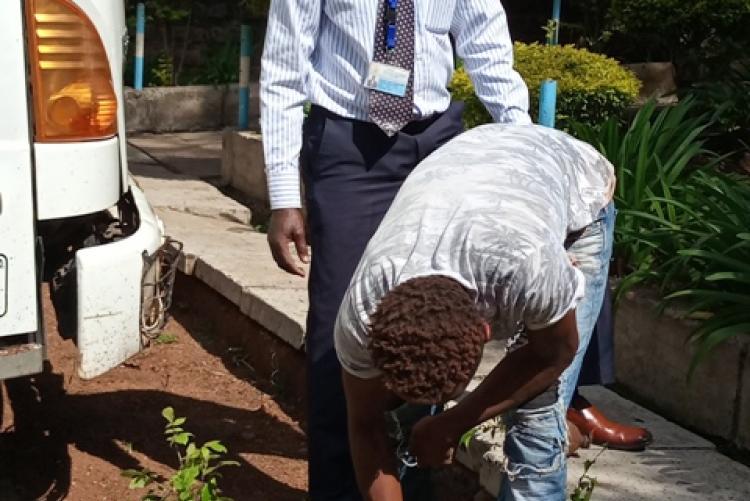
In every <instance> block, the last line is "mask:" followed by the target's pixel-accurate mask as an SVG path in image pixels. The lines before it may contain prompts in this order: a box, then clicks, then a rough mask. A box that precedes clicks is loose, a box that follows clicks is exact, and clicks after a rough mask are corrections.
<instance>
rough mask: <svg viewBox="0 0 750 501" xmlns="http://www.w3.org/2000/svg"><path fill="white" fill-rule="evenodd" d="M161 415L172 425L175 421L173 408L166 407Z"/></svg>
mask: <svg viewBox="0 0 750 501" xmlns="http://www.w3.org/2000/svg"><path fill="white" fill-rule="evenodd" d="M161 415H162V416H163V417H164V419H166V420H167V421H169V422H170V423H171V422H173V421H174V409H173V408H172V407H165V408H164V409H163V410H162V411H161Z"/></svg>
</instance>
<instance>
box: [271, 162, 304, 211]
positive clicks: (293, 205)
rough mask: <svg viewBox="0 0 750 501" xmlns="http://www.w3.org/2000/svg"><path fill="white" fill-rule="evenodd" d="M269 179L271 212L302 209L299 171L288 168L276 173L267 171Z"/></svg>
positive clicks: (275, 171)
mask: <svg viewBox="0 0 750 501" xmlns="http://www.w3.org/2000/svg"><path fill="white" fill-rule="evenodd" d="M266 177H267V178H268V199H269V201H270V203H271V210H276V209H299V208H301V207H302V196H301V193H300V184H299V169H295V168H291V169H290V168H286V169H280V170H274V171H270V172H269V171H268V170H266Z"/></svg>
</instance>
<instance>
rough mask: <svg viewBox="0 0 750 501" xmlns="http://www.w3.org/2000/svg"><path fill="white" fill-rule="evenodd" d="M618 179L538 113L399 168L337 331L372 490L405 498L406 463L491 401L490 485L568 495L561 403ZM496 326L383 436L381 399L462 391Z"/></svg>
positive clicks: (357, 446)
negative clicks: (478, 379)
mask: <svg viewBox="0 0 750 501" xmlns="http://www.w3.org/2000/svg"><path fill="white" fill-rule="evenodd" d="M614 185H615V178H614V171H613V168H612V166H611V164H610V163H609V162H607V160H606V159H605V158H604V157H602V156H601V155H600V154H599V153H597V152H596V151H595V150H594V149H593V148H592V147H590V146H589V145H587V144H585V143H582V142H580V141H577V140H575V139H573V138H572V137H570V136H568V135H566V134H565V133H563V132H560V131H556V130H553V129H546V128H543V127H539V126H534V125H499V124H498V125H486V126H483V127H479V128H476V129H473V130H471V131H469V132H467V133H464V134H462V135H461V136H459V137H458V138H456V139H453V140H452V141H451V142H449V143H448V144H447V145H445V146H443V147H442V148H441V149H440V150H438V151H437V152H435V153H433V154H432V155H431V156H430V157H428V158H427V159H426V160H425V161H423V162H422V163H421V164H420V165H419V166H418V167H417V168H416V169H415V170H414V171H413V173H412V174H411V175H410V176H409V177H408V178H407V180H406V182H405V183H404V185H403V187H402V188H401V190H400V191H399V193H398V195H397V197H396V199H395V200H394V202H393V205H392V206H391V208H390V210H389V211H388V213H387V214H386V216H385V219H384V220H383V222H382V224H381V225H380V227H379V229H378V230H377V232H376V233H375V235H374V237H373V238H372V240H371V241H370V243H369V244H368V246H367V248H366V250H365V253H364V256H363V258H362V260H361V262H360V264H359V267H358V268H357V270H356V272H355V274H354V277H353V279H352V282H351V285H350V287H349V290H348V291H347V293H346V295H345V297H344V302H343V303H342V306H341V310H340V312H339V316H338V321H337V324H336V329H335V344H336V350H337V353H338V357H339V359H340V361H341V363H342V365H343V368H344V376H343V380H344V388H345V392H346V398H347V411H348V418H349V435H350V443H351V449H352V456H353V460H354V464H355V469H356V473H357V480H358V483H359V486H360V489H361V491H362V493H363V495H364V496H365V498H366V499H373V500H377V501H395V500H400V499H402V496H403V498H406V499H409V496H408V494H404V493H402V492H401V486H400V483H399V477H400V476H401V475H402V474H403V473H404V471H405V470H406V469H408V467H409V465H413V464H414V463H417V464H418V465H419V466H420V467H429V466H435V465H438V464H441V463H443V462H445V461H448V460H450V454H451V449H452V447H453V446H454V445H455V444H456V443H457V442H458V439H459V437H460V436H461V434H463V433H464V432H465V431H467V430H469V429H470V428H471V427H473V426H475V425H477V424H479V423H481V422H483V421H485V420H487V419H489V418H492V417H494V416H497V415H504V416H505V419H506V421H507V423H506V424H507V425H508V431H507V436H506V441H505V454H506V458H507V464H506V471H507V473H506V475H505V479H504V482H503V488H502V493H501V495H500V499H501V500H502V501H507V500H531V499H534V500H545V501H557V500H559V501H562V500H564V499H565V480H566V468H565V451H566V443H567V427H566V423H565V409H566V408H567V407H568V405H569V404H570V400H571V398H572V393H573V390H574V388H575V384H576V380H577V376H578V372H579V371H580V367H581V361H582V359H583V354H584V352H585V351H586V347H587V345H588V342H589V339H590V337H591V333H592V330H593V327H594V323H595V322H596V318H597V315H598V313H599V310H600V308H601V304H602V296H603V294H604V287H605V285H606V282H607V271H608V266H609V259H610V255H611V248H612V227H613V223H614V208H613V206H612V203H611V200H612V193H613V189H614ZM490 326H492V330H493V335H494V336H495V337H502V338H506V339H508V340H511V339H513V340H514V342H513V343H512V344H513V349H512V350H511V352H510V354H509V355H508V356H507V357H505V358H504V359H503V360H502V361H501V362H500V363H499V364H498V365H497V366H496V367H495V368H494V370H493V371H492V372H491V373H490V374H489V375H488V376H487V378H486V379H485V380H484V381H483V382H482V383H481V384H480V385H479V387H478V388H477V389H475V390H474V391H473V392H472V393H471V394H469V395H468V396H467V397H466V398H464V399H462V400H461V402H460V403H459V404H458V405H456V406H455V407H453V408H451V409H450V410H448V411H446V412H444V413H441V414H439V415H435V416H431V417H426V418H423V419H421V420H419V421H418V422H417V423H416V425H415V426H414V428H413V430H412V431H411V433H410V437H407V436H406V433H400V434H398V433H395V434H394V433H390V434H389V429H388V420H387V419H386V416H387V413H388V412H389V411H392V410H394V409H396V408H399V407H400V408H399V409H398V413H399V414H401V415H403V414H404V413H405V412H406V413H407V414H409V413H410V412H408V409H413V408H415V406H429V405H433V404H441V403H444V402H446V401H448V400H450V399H452V398H455V397H456V396H458V395H460V394H461V393H462V392H463V391H464V389H465V387H466V385H467V384H468V383H469V381H470V380H471V378H472V376H473V375H474V373H475V372H476V369H477V367H478V365H479V361H480V359H481V356H482V351H483V345H484V343H485V342H486V341H487V340H489V339H490V331H491V329H490ZM402 404H407V405H402ZM416 415H419V413H418V412H417V413H416ZM407 427H408V425H407ZM396 431H397V432H398V431H399V430H396ZM400 431H402V432H403V431H404V427H403V426H402V427H400ZM389 435H390V437H391V438H390V439H389ZM397 435H398V436H397ZM391 439H395V440H396V441H399V440H400V443H393V442H392V441H391ZM407 451H408V452H407Z"/></svg>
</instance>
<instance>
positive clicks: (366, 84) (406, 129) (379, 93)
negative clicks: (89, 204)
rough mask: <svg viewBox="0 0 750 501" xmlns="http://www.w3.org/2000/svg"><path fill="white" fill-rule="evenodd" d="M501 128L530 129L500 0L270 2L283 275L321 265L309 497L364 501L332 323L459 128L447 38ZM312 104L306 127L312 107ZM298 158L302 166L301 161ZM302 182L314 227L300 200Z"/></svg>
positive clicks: (275, 195) (276, 230) (311, 336)
mask: <svg viewBox="0 0 750 501" xmlns="http://www.w3.org/2000/svg"><path fill="white" fill-rule="evenodd" d="M451 35H452V36H453V38H454V40H455V44H456V53H457V55H458V56H459V57H460V58H462V60H463V62H464V65H465V67H466V69H467V70H468V72H469V75H470V76H471V78H472V80H473V82H474V85H475V89H476V92H477V94H478V96H479V97H480V98H481V99H482V101H483V102H484V104H485V105H486V106H487V109H488V110H489V111H490V113H491V114H492V116H493V118H494V119H495V121H497V122H501V123H521V124H527V123H530V119H529V116H528V113H527V109H528V91H527V89H526V86H525V84H524V83H523V81H522V80H521V78H520V76H519V75H518V74H517V73H516V72H515V71H514V70H513V47H512V44H511V41H510V36H509V33H508V26H507V22H506V19H505V12H504V11H503V8H502V6H501V4H500V1H499V0H461V1H457V0H440V1H437V0H272V2H271V9H270V12H269V16H268V28H267V33H266V42H265V49H264V54H263V61H262V72H261V127H262V131H263V144H264V149H265V161H266V173H267V177H268V188H269V195H270V201H271V209H272V215H271V223H270V227H269V233H268V240H269V244H270V247H271V252H272V254H273V257H274V259H275V261H276V263H277V264H278V265H279V267H281V268H282V269H284V270H286V271H288V272H289V273H293V274H296V275H299V276H304V270H303V268H302V266H300V264H299V263H298V262H297V260H296V259H295V258H294V257H293V255H292V253H291V251H290V249H289V246H290V244H293V245H294V247H295V248H296V252H297V255H298V257H299V258H300V260H301V261H302V262H307V261H308V260H309V254H308V250H307V245H308V238H309V242H310V244H311V246H312V251H313V256H314V257H313V259H312V268H311V271H310V282H309V294H310V311H309V315H308V325H307V338H306V351H307V367H308V371H307V381H308V413H307V416H308V430H307V431H308V454H309V469H310V470H309V475H310V478H309V492H310V498H311V499H312V500H313V501H330V500H335V501H349V500H357V499H360V497H359V493H358V489H357V485H356V480H355V476H354V470H353V467H352V463H351V458H350V452H349V444H348V439H347V428H346V423H347V420H346V405H345V399H344V393H343V388H342V383H341V369H340V365H339V362H338V360H337V358H336V354H335V351H334V347H333V326H334V322H335V319H336V314H337V312H338V309H339V305H340V303H341V299H342V297H343V294H344V292H345V290H346V288H347V286H348V284H349V281H350V279H351V276H352V273H353V272H354V269H355V267H356V266H357V263H358V262H359V259H360V257H361V255H362V252H363V251H364V248H365V246H366V244H367V242H368V241H369V239H370V237H371V236H372V235H373V233H374V232H375V230H376V229H377V227H378V225H379V223H380V221H381V219H382V217H383V215H384V214H385V212H386V211H387V210H388V207H389V206H390V203H391V201H392V200H393V198H394V196H395V195H396V193H397V191H398V189H399V187H400V186H401V183H402V182H403V181H404V179H406V177H407V176H408V175H409V173H410V172H411V171H412V169H413V168H414V167H415V166H416V165H417V164H418V163H419V162H420V161H421V160H422V159H423V158H425V157H426V156H427V155H429V154H430V153H431V152H432V151H434V150H435V149H437V148H438V147H439V146H440V145H442V144H443V143H445V142H446V141H448V140H449V139H451V138H452V137H453V136H455V135H456V134H458V133H459V132H460V131H461V130H462V122H461V112H462V106H461V105H460V104H457V103H454V104H451V102H450V93H449V92H448V89H447V85H448V82H449V81H450V78H451V75H452V73H453V69H454V61H453V51H452V48H451V42H450V36H451ZM306 101H309V102H310V103H311V104H312V107H311V110H310V114H309V116H308V119H307V120H306V121H305V124H304V130H303V118H304V113H303V105H304V103H305V102H306ZM300 158H301V160H302V161H301V162H300ZM300 163H301V165H302V172H303V177H304V184H305V194H306V202H307V203H306V205H307V211H308V212H307V214H308V221H307V223H308V228H309V235H308V234H306V232H305V221H304V219H303V215H302V211H301V210H300V207H301V206H302V202H301V197H300V178H299V170H300Z"/></svg>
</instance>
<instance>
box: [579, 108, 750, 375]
mask: <svg viewBox="0 0 750 501" xmlns="http://www.w3.org/2000/svg"><path fill="white" fill-rule="evenodd" d="M697 104H698V103H696V101H695V100H694V99H692V98H687V99H685V100H684V101H681V102H680V103H679V104H678V105H676V106H673V107H668V108H665V109H663V110H661V111H658V112H657V110H656V109H655V106H654V103H653V102H650V103H648V104H647V105H646V106H645V107H644V108H642V109H641V110H640V111H639V112H638V114H637V115H636V117H635V119H634V120H633V122H632V124H630V126H629V127H628V128H627V129H626V128H624V127H622V126H621V125H620V124H617V123H616V122H614V121H609V122H607V123H605V124H602V125H600V126H597V127H590V126H583V125H579V124H573V129H574V130H575V132H576V135H577V136H578V137H580V138H581V139H583V140H585V141H587V142H589V143H591V144H592V145H594V146H595V147H596V148H597V149H598V150H599V151H600V152H602V154H604V155H605V156H606V157H607V158H608V159H609V160H610V161H611V162H612V163H613V164H614V166H615V168H616V170H617V182H618V186H617V190H616V192H615V199H616V204H617V207H618V211H619V214H618V218H617V226H616V232H615V237H616V242H615V243H616V245H615V255H616V258H617V261H616V262H617V264H618V266H617V269H618V271H619V272H620V275H621V278H622V280H621V281H620V283H619V287H618V291H617V294H616V297H617V298H620V297H622V294H623V293H624V292H626V291H627V290H628V289H630V288H632V287H633V286H635V285H636V284H639V283H649V284H654V285H657V286H659V288H660V290H661V292H662V294H664V295H665V296H666V297H665V300H664V302H663V303H662V306H667V305H669V304H671V303H673V302H679V303H678V304H679V305H680V306H682V307H683V308H685V310H684V311H686V314H685V315H686V316H690V317H691V318H694V319H698V320H702V321H701V323H700V324H699V326H698V328H696V329H695V330H694V331H693V332H692V333H691V337H690V341H691V342H692V344H693V345H694V347H695V352H694V357H693V360H692V363H691V366H690V371H689V374H688V375H690V374H692V373H693V371H694V370H695V368H696V367H697V366H698V364H699V363H700V362H701V361H702V360H703V359H704V358H705V357H706V356H707V355H708V354H709V353H711V351H712V350H713V349H714V348H715V347H716V346H718V345H719V344H721V343H723V342H725V341H727V340H728V339H730V338H732V337H735V336H746V335H750V287H748V286H750V264H749V263H750V219H749V218H748V217H747V214H748V213H750V183H749V182H748V179H747V177H746V176H739V175H732V174H724V173H722V172H719V171H717V170H716V169H714V168H713V167H714V166H715V165H716V163H717V162H719V161H720V160H721V158H720V157H718V156H717V155H716V154H714V153H712V152H711V151H710V150H708V149H706V147H705V144H706V140H707V136H706V132H707V131H708V130H709V129H710V127H711V126H712V125H713V123H714V121H715V120H716V116H715V115H713V116H712V115H710V114H696V107H697ZM681 309H682V308H681Z"/></svg>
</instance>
